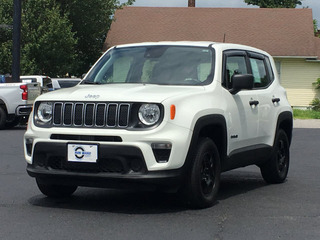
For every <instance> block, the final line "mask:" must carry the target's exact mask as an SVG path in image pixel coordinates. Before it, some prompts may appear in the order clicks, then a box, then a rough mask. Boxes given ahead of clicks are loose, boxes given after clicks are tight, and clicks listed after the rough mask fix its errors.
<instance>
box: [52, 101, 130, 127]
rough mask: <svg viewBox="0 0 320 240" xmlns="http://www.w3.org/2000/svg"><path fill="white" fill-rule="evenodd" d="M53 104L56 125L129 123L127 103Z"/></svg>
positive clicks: (121, 124)
mask: <svg viewBox="0 0 320 240" xmlns="http://www.w3.org/2000/svg"><path fill="white" fill-rule="evenodd" d="M53 106H54V107H53V125H54V126H57V127H59V126H61V127H68V126H69V127H108V128H125V127H127V126H128V124H129V115H130V104H129V103H82V102H76V103H70V102H64V103H63V102H57V103H54V105H53Z"/></svg>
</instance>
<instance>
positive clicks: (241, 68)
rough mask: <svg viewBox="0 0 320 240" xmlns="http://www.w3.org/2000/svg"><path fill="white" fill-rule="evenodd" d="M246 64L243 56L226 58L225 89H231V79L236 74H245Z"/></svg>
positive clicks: (246, 70) (246, 71)
mask: <svg viewBox="0 0 320 240" xmlns="http://www.w3.org/2000/svg"><path fill="white" fill-rule="evenodd" d="M247 73H248V69H247V64H246V57H245V56H227V59H226V66H225V76H224V78H225V79H224V81H225V87H227V88H228V89H231V88H232V77H233V76H234V75H237V74H247Z"/></svg>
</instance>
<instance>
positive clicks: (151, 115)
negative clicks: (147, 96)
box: [138, 104, 161, 126]
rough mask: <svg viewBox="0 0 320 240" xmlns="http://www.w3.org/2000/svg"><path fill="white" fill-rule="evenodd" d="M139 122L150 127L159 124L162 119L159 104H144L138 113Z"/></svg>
mask: <svg viewBox="0 0 320 240" xmlns="http://www.w3.org/2000/svg"><path fill="white" fill-rule="evenodd" d="M138 116H139V120H140V121H141V122H142V123H143V124H145V125H148V126H151V125H153V124H155V123H157V122H158V121H159V119H160V116H161V113H160V108H159V106H158V105H157V104H142V105H141V107H140V108H139V112H138Z"/></svg>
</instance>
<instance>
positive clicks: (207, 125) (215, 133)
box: [184, 114, 227, 169]
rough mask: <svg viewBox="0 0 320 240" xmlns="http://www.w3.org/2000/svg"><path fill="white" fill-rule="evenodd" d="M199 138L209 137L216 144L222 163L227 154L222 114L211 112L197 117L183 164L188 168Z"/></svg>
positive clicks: (224, 123) (224, 121)
mask: <svg viewBox="0 0 320 240" xmlns="http://www.w3.org/2000/svg"><path fill="white" fill-rule="evenodd" d="M201 138H210V139H211V140H212V141H213V142H214V143H215V144H216V146H217V148H218V151H219V155H220V161H221V164H222V165H223V162H224V160H225V159H226V156H227V126H226V120H225V118H224V116H223V115H220V114H211V115H207V116H203V117H201V118H199V119H198V120H197V122H196V124H195V127H194V129H193V135H192V139H191V142H190V145H189V150H188V154H187V158H186V162H185V164H184V166H185V167H186V168H187V169H188V166H189V165H190V164H191V162H192V159H193V156H194V154H195V152H196V148H197V143H198V142H199V139H201Z"/></svg>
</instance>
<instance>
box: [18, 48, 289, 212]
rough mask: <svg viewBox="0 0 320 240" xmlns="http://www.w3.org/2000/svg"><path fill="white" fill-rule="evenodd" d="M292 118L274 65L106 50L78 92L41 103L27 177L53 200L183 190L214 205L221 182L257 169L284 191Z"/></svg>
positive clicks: (240, 54) (202, 53)
mask: <svg viewBox="0 0 320 240" xmlns="http://www.w3.org/2000/svg"><path fill="white" fill-rule="evenodd" d="M291 137H292V110H291V107H290V105H289V103H288V101H287V98H286V92H285V90H284V89H283V87H281V86H280V84H279V79H278V75H277V73H276V70H275V64H274V61H273V59H272V57H271V56H270V55H269V54H268V53H266V52H264V51H261V50H258V49H256V48H252V47H248V46H243V45H235V44H224V43H213V42H157V43H140V44H130V45H121V46H115V47H113V48H111V49H109V50H108V51H107V52H106V53H105V54H104V55H103V56H102V57H101V58H100V59H99V60H98V61H97V63H96V64H95V65H94V66H93V67H92V69H91V70H90V71H89V72H88V74H87V75H86V76H85V78H84V80H83V81H82V83H81V84H80V85H78V86H76V87H73V88H69V89H64V90H60V91H56V92H50V93H47V94H44V95H42V96H40V97H38V98H37V99H36V102H35V104H34V110H33V113H32V117H30V121H29V125H28V130H27V132H26V133H25V136H24V147H25V148H24V151H25V158H26V161H27V172H28V173H29V175H30V176H32V177H35V178H36V182H37V185H38V187H39V189H40V191H41V192H42V193H44V194H45V195H47V196H49V197H61V196H68V195H71V194H72V193H73V192H74V191H75V190H76V188H77V186H98V187H112V188H122V187H135V186H137V187H139V188H142V187H146V188H154V187H155V188H161V189H167V190H168V189H169V190H179V192H180V193H181V194H183V195H182V196H184V199H185V200H186V202H188V203H189V204H191V206H193V207H198V208H203V207H208V206H211V205H213V204H214V202H215V199H216V196H217V192H218V189H219V183H220V173H221V172H224V171H228V170H231V169H234V168H238V167H244V166H247V165H252V164H255V165H257V166H259V167H260V169H261V173H262V176H263V178H264V179H265V181H266V182H268V183H280V182H283V181H285V179H286V177H287V173H288V168H289V146H290V142H291Z"/></svg>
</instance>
